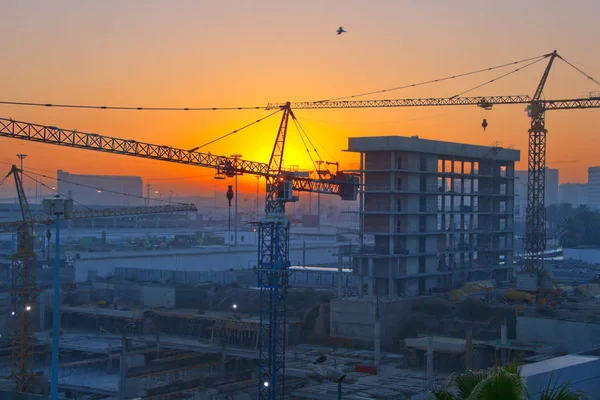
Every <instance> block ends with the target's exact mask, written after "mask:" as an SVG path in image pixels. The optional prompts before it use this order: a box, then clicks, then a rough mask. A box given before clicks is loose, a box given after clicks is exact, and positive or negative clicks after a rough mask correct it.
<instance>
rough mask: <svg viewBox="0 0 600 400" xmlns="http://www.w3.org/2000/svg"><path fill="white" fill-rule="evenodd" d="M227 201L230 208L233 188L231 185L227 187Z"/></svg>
mask: <svg viewBox="0 0 600 400" xmlns="http://www.w3.org/2000/svg"><path fill="white" fill-rule="evenodd" d="M227 200H229V207H231V200H233V188H232V187H231V185H229V186H228V187H227Z"/></svg>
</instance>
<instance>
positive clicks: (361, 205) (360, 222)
mask: <svg viewBox="0 0 600 400" xmlns="http://www.w3.org/2000/svg"><path fill="white" fill-rule="evenodd" d="M364 160H365V153H360V166H359V169H360V183H361V184H364V183H365V174H364V172H363V170H364V168H365V161H364ZM364 199H365V197H364V194H363V190H359V191H358V244H359V246H360V247H362V246H363V245H364V238H365V234H364V230H365V228H364V227H365V214H364V204H365V201H364ZM361 290H362V289H361Z"/></svg>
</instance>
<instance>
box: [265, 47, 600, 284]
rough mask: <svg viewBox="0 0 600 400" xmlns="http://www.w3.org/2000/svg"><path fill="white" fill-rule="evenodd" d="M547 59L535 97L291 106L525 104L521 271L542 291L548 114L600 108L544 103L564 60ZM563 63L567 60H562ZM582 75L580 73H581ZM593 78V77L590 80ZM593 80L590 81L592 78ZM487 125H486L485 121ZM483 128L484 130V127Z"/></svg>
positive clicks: (597, 101) (599, 103) (582, 101)
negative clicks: (526, 141) (523, 254)
mask: <svg viewBox="0 0 600 400" xmlns="http://www.w3.org/2000/svg"><path fill="white" fill-rule="evenodd" d="M544 57H545V58H547V59H548V64H547V65H546V69H545V70H544V73H543V75H542V78H541V79H540V82H539V83H538V86H537V89H536V91H535V93H534V95H533V96H532V97H530V96H527V95H517V96H488V97H484V96H477V97H446V98H418V99H395V100H337V101H336V100H331V101H329V100H325V101H315V102H298V103H291V104H290V105H289V106H290V107H291V108H292V109H295V110H297V109H332V108H378V107H433V106H468V105H474V106H477V107H481V108H483V109H486V110H489V109H491V108H492V106H494V105H500V104H526V105H527V111H528V113H529V117H530V118H531V125H530V128H529V145H528V155H527V158H528V162H527V170H528V174H527V208H526V235H525V252H526V258H525V262H524V264H523V266H522V271H523V272H527V273H529V274H536V275H537V288H538V290H540V289H543V282H542V280H543V279H544V276H545V275H546V271H545V270H544V251H545V249H546V209H545V204H544V197H545V172H546V134H547V133H548V131H547V129H546V124H545V114H546V111H551V110H572V109H588V108H600V97H593V96H590V97H589V98H575V99H561V100H545V99H542V92H543V90H544V86H545V84H546V81H547V79H548V75H549V73H550V69H551V67H552V64H553V63H554V61H555V59H556V58H560V59H563V58H562V57H561V56H560V55H559V54H558V53H557V52H556V50H555V51H553V52H552V53H548V54H546V55H544ZM563 60H564V59H563ZM580 72H581V71H580ZM588 78H590V77H588ZM590 79H591V78H590ZM286 106H287V105H286V104H280V103H270V104H268V105H267V109H268V110H271V109H277V108H281V107H286ZM484 124H485V126H487V123H486V121H485V120H484ZM485 126H484V128H485Z"/></svg>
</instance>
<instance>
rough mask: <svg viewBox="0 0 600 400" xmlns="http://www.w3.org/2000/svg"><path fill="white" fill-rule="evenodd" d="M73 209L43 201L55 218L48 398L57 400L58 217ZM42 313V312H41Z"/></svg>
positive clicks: (67, 202)
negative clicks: (50, 366)
mask: <svg viewBox="0 0 600 400" xmlns="http://www.w3.org/2000/svg"><path fill="white" fill-rule="evenodd" d="M72 209H73V200H71V199H58V198H57V199H48V200H44V201H43V210H44V212H45V213H47V214H50V215H54V216H55V218H56V233H55V236H56V245H55V247H56V248H55V251H56V255H55V256H54V307H53V310H52V370H51V371H52V377H51V381H50V398H51V399H52V400H57V399H58V336H59V331H60V216H61V215H62V216H63V218H68V217H69V214H70V213H71V210H72ZM42 312H43V310H42Z"/></svg>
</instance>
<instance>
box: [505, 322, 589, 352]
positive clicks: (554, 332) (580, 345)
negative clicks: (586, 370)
mask: <svg viewBox="0 0 600 400" xmlns="http://www.w3.org/2000/svg"><path fill="white" fill-rule="evenodd" d="M517 340H519V341H525V342H527V341H538V342H544V343H549V344H553V345H556V346H557V347H558V348H559V349H562V350H565V351H568V352H569V353H578V352H581V351H585V350H589V349H591V348H594V347H598V345H599V344H600V324H596V323H589V322H588V323H585V322H577V321H562V320H558V319H551V318H536V317H517Z"/></svg>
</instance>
